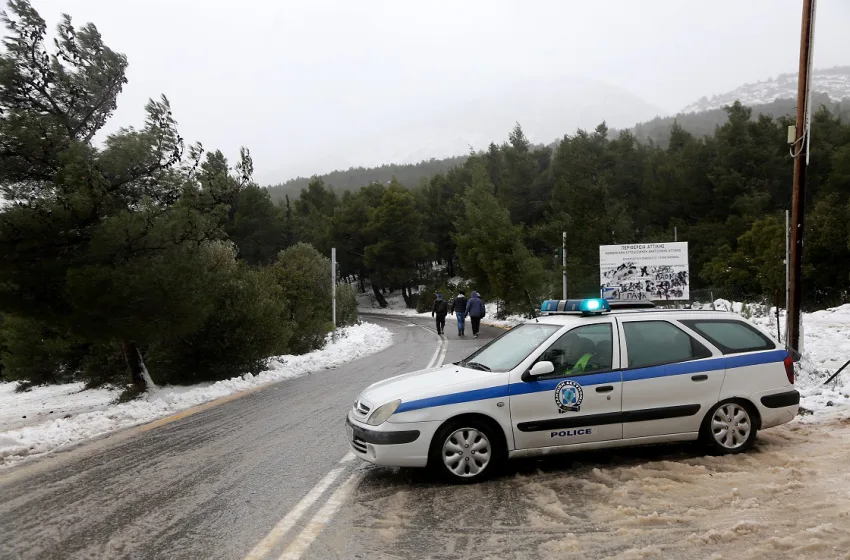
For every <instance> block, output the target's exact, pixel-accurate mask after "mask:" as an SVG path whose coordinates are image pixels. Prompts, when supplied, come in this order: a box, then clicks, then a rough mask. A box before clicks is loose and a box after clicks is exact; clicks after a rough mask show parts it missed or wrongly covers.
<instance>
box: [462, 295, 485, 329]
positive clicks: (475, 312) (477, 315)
mask: <svg viewBox="0 0 850 560" xmlns="http://www.w3.org/2000/svg"><path fill="white" fill-rule="evenodd" d="M485 313H486V312H485V310H484V302H483V301H482V300H481V295H480V294H479V293H478V292H472V297H470V298H469V301H467V302H466V314H467V315H469V320H470V321H471V322H472V338H478V328H479V327H480V326H481V319H483V318H484V315H485Z"/></svg>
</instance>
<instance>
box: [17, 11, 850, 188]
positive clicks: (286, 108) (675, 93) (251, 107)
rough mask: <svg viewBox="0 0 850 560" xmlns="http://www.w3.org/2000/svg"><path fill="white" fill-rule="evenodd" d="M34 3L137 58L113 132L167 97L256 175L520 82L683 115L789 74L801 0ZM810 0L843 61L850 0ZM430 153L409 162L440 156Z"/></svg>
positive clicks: (336, 153) (350, 156)
mask: <svg viewBox="0 0 850 560" xmlns="http://www.w3.org/2000/svg"><path fill="white" fill-rule="evenodd" d="M32 2H33V4H34V5H35V6H36V8H37V9H38V10H39V12H40V13H41V14H42V16H44V17H45V18H46V19H47V20H48V23H49V24H50V26H51V28H53V27H54V26H55V23H56V22H57V20H58V15H59V14H60V13H62V12H65V13H69V14H70V15H71V16H72V18H73V19H74V21H75V23H76V24H78V25H81V24H82V23H84V22H88V21H92V22H94V23H95V24H96V25H97V27H98V29H99V30H100V32H101V34H102V35H103V37H104V39H105V41H106V42H107V44H108V45H109V46H110V47H112V48H113V49H115V50H117V51H119V52H123V53H125V54H126V55H127V56H128V58H129V62H130V67H129V70H128V79H129V84H128V85H127V86H126V87H125V89H124V93H123V94H122V95H121V97H120V99H119V110H118V112H117V113H116V115H115V117H114V118H113V119H112V121H111V122H110V123H109V124H108V129H109V130H114V129H116V128H118V127H119V126H127V125H139V124H140V123H141V121H142V119H143V106H144V104H145V102H146V100H147V99H148V98H150V97H156V96H158V95H159V94H160V93H165V94H166V95H167V96H168V97H169V99H170V100H171V102H172V106H173V108H174V112H175V116H176V118H177V120H178V122H179V124H180V130H181V133H182V135H183V136H184V137H185V138H186V139H187V140H189V141H196V140H199V141H201V142H203V144H204V146H205V147H207V148H214V149H215V148H217V149H221V150H222V151H224V152H225V153H226V155H227V156H228V157H229V158H230V159H231V161H233V160H235V158H236V156H237V154H238V149H239V146H240V145H246V146H248V147H249V148H250V149H251V152H252V154H253V156H254V164H255V170H256V173H255V176H256V178H257V179H258V180H259V181H261V182H264V183H265V182H279V181H282V180H285V179H288V178H290V177H292V176H294V175H311V174H314V173H322V172H327V171H330V170H331V169H332V168H335V167H348V166H350V165H356V164H359V163H363V164H374V163H377V162H381V161H385V160H386V159H388V158H394V159H397V158H399V157H402V158H403V157H404V153H401V154H399V152H398V151H397V150H396V151H392V150H391V149H389V148H388V147H387V146H391V145H392V143H393V142H394V141H395V140H396V139H398V140H399V142H401V140H404V145H405V146H410V145H412V144H415V142H416V139H415V138H409V137H404V136H405V134H407V135H410V134H415V133H416V131H415V129H412V128H410V127H408V128H405V126H406V125H405V123H409V122H414V121H415V122H427V121H428V120H429V119H430V118H431V116H432V115H437V114H445V113H446V111H452V110H455V109H457V107H458V106H459V100H464V102H468V101H469V100H474V99H476V98H480V97H481V96H487V95H488V92H490V91H493V89H494V88H499V87H501V86H502V85H503V84H505V83H507V82H511V83H513V84H517V83H522V81H523V79H526V78H527V79H528V80H529V81H531V80H536V81H537V82H539V81H540V79H541V78H542V77H546V78H547V79H551V78H552V77H553V76H555V77H559V79H562V80H565V81H570V82H571V83H574V82H576V81H583V80H587V81H588V82H594V83H600V82H601V83H604V84H610V85H611V86H616V87H617V88H622V89H624V90H627V91H628V92H630V93H631V94H634V95H635V96H637V97H639V98H641V99H642V100H643V101H645V102H646V103H647V104H649V105H651V106H653V107H657V108H658V109H659V110H660V111H661V112H666V113H675V112H676V111H677V110H679V109H681V108H683V107H684V106H686V105H688V104H689V103H691V102H693V101H695V100H696V99H698V98H700V97H702V96H704V95H708V96H710V95H712V94H716V93H723V92H725V91H728V90H731V89H734V88H735V87H737V86H739V85H741V84H743V83H746V82H753V81H757V80H760V79H766V78H770V77H772V76H775V75H776V74H779V73H783V72H793V71H796V68H797V60H798V58H797V57H798V53H799V33H800V17H801V12H802V7H801V6H802V0H702V1H701V0H639V1H638V0H592V1H583V2H578V1H572V0H525V1H520V0H427V1H424V0H385V1H384V0H301V1H294V0H239V1H238V2H234V1H227V0H32ZM818 4H819V5H818V17H817V37H816V38H817V43H816V47H815V65H816V66H817V67H829V66H834V65H846V64H850V33H848V32H847V29H848V28H850V2H848V1H847V0H821V1H820V2H819V3H818ZM513 87H517V86H513ZM529 95H531V94H529ZM530 99H531V100H533V99H534V96H533V95H531V97H530ZM530 103H533V101H530ZM461 114H462V113H461ZM499 116H500V117H502V118H506V119H507V120H508V121H511V122H512V121H513V120H515V119H516V118H518V117H514V116H512V115H499ZM461 125H462V123H461ZM578 125H579V123H576V125H575V126H578ZM571 132H573V130H564V131H563V133H571ZM559 134H560V133H559ZM506 135H507V130H506V131H505V136H506ZM374 138H382V139H383V141H382V142H374V141H373V140H370V139H374ZM493 140H499V139H498V138H494V139H493ZM532 140H536V141H549V140H551V138H545V139H543V138H540V139H537V138H532ZM423 142H424V140H423ZM435 142H437V143H438V142H439V139H436V140H435V139H434V138H431V139H429V141H428V145H430V144H433V143H435ZM475 147H476V148H483V147H486V146H475ZM405 149H409V148H405ZM429 150H431V148H427V147H425V148H422V149H421V150H418V151H417V152H416V157H420V156H421V157H425V156H426V155H435V156H438V155H444V154H439V153H434V154H427V153H423V152H428V151H429ZM431 151H438V150H437V148H434V149H433V150H431ZM410 157H414V156H413V153H412V152H411V154H410ZM414 159H415V158H414Z"/></svg>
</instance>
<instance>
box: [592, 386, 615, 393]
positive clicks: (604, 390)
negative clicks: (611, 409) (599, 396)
mask: <svg viewBox="0 0 850 560" xmlns="http://www.w3.org/2000/svg"><path fill="white" fill-rule="evenodd" d="M613 390H614V386H613V385H603V386H602V387H597V388H596V392H597V393H610V392H611V391H613Z"/></svg>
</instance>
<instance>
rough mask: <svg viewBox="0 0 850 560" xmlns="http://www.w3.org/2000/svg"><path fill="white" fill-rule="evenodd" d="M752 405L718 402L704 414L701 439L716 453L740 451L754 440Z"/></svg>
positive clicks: (737, 402)
mask: <svg viewBox="0 0 850 560" xmlns="http://www.w3.org/2000/svg"><path fill="white" fill-rule="evenodd" d="M757 431H758V429H757V428H756V422H755V415H754V414H753V412H752V407H751V406H750V405H747V404H745V403H743V402H740V401H725V402H722V403H718V404H717V405H715V406H714V408H712V409H711V411H710V412H709V413H708V415H706V418H705V422H704V423H703V439H704V440H705V441H706V442H707V443H708V444H709V446H710V447H711V448H712V449H713V450H714V451H717V452H718V453H722V454H729V453H742V452H744V451H747V450H748V449H750V448H751V447H752V446H753V443H755V440H756V432H757Z"/></svg>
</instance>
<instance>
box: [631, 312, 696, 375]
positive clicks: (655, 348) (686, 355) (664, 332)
mask: <svg viewBox="0 0 850 560" xmlns="http://www.w3.org/2000/svg"><path fill="white" fill-rule="evenodd" d="M623 331H624V332H625V335H626V349H627V351H628V354H629V367H630V368H645V367H652V366H660V365H665V364H675V363H679V362H687V361H690V360H699V359H702V358H709V357H711V351H710V350H709V349H708V348H706V347H705V346H704V345H702V344H701V343H700V342H699V341H697V340H695V339H694V338H693V337H692V336H690V335H689V334H687V333H685V331H683V330H682V329H680V328H679V327H677V326H675V325H673V324H671V323H668V322H667V321H627V322H624V323H623Z"/></svg>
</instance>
